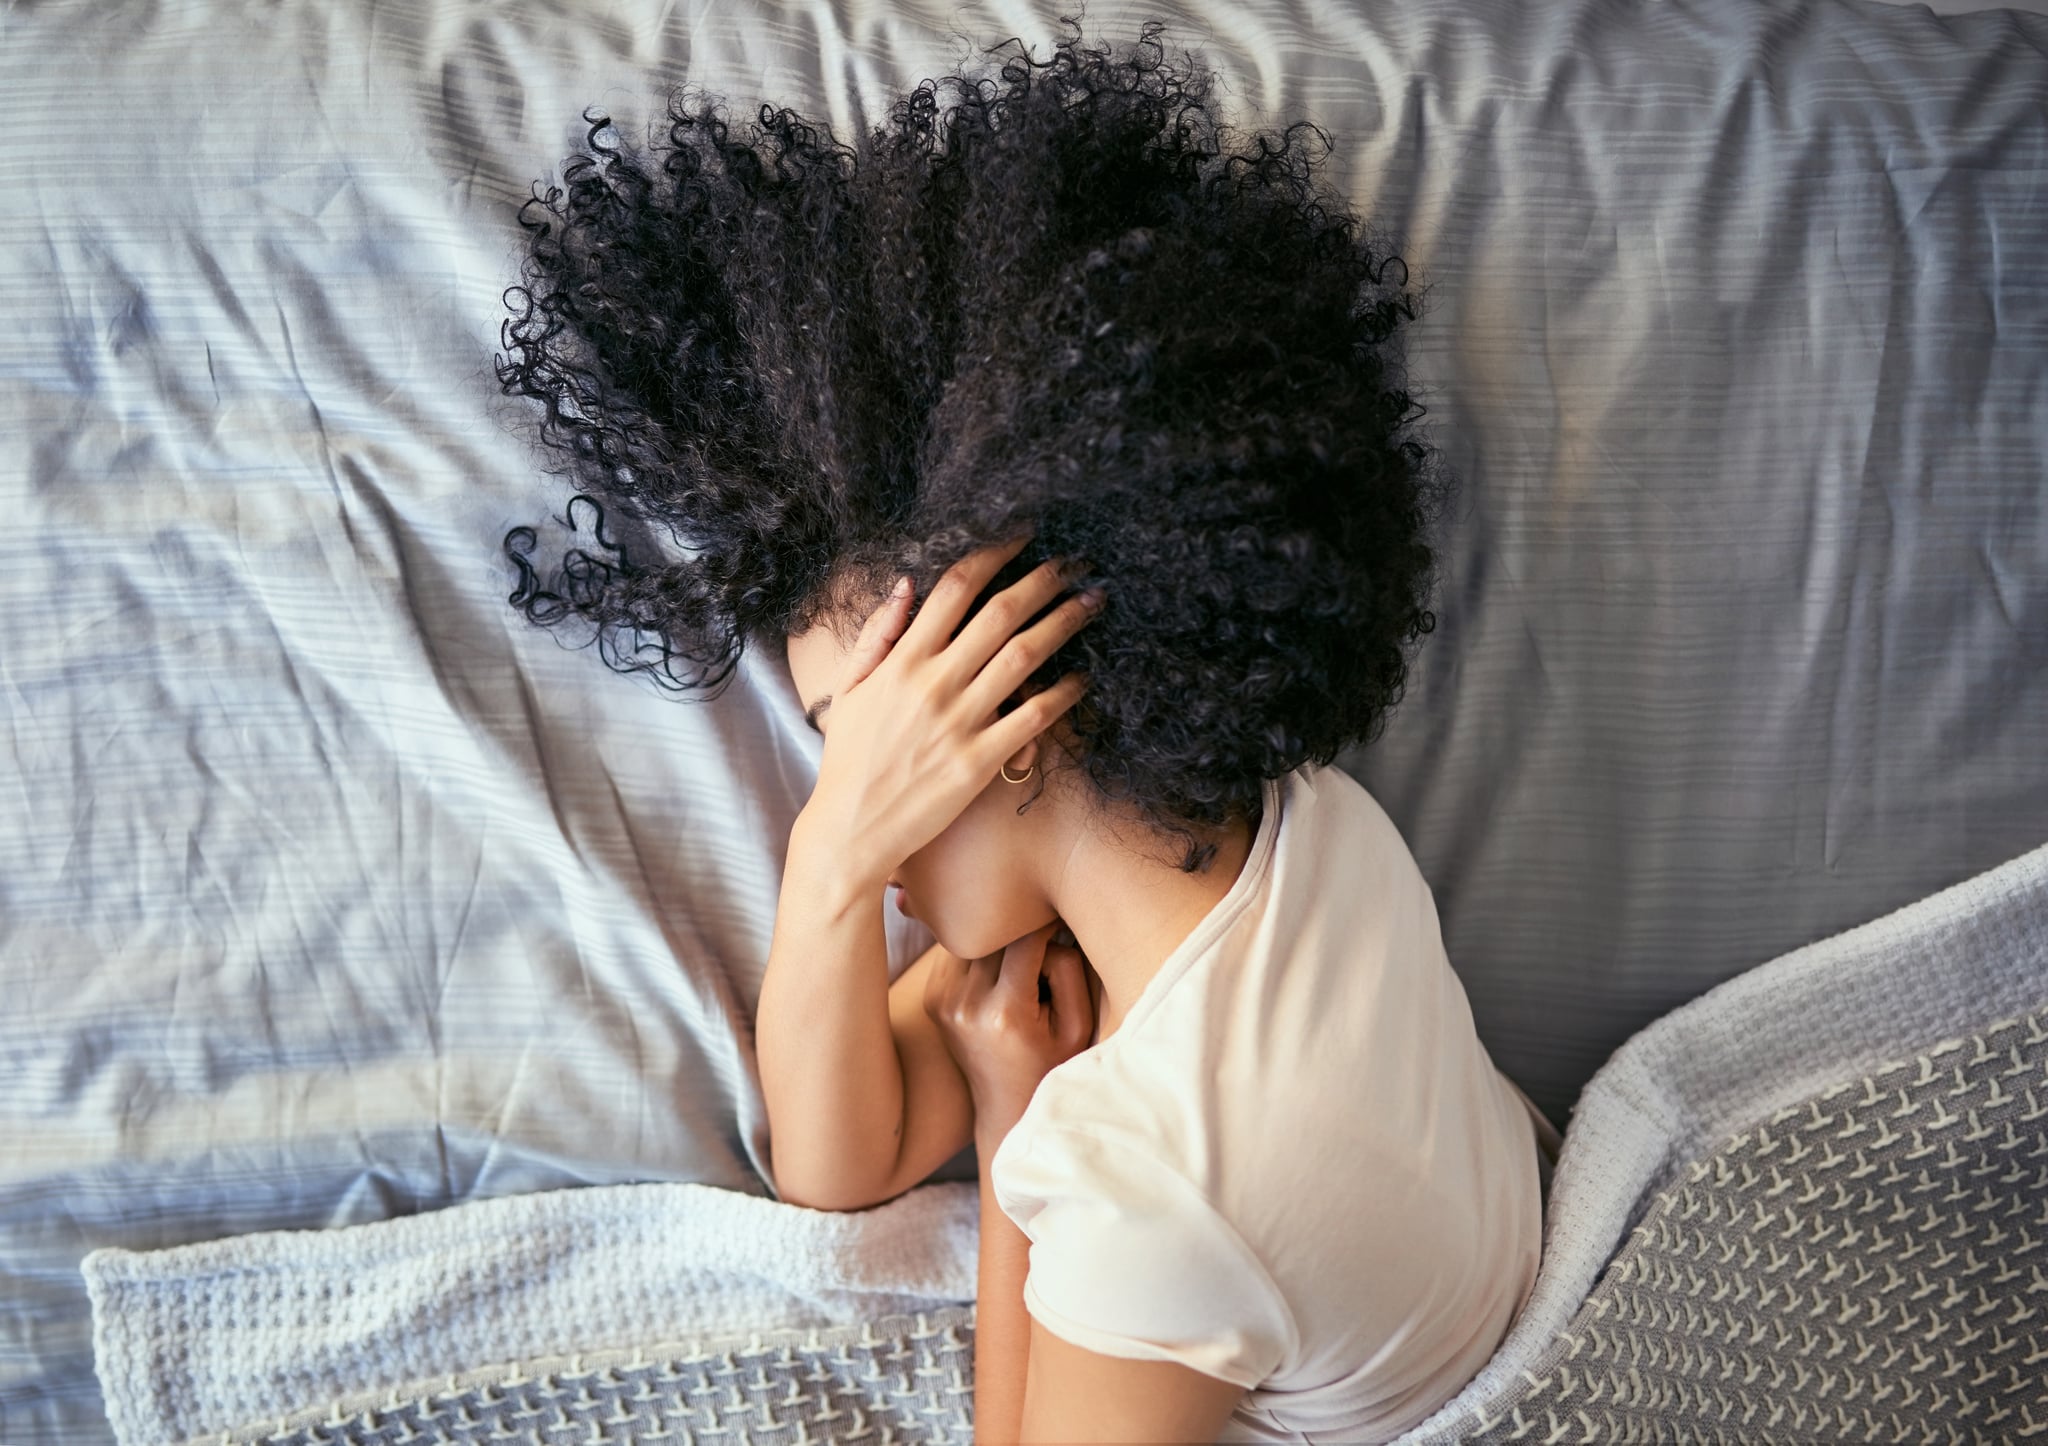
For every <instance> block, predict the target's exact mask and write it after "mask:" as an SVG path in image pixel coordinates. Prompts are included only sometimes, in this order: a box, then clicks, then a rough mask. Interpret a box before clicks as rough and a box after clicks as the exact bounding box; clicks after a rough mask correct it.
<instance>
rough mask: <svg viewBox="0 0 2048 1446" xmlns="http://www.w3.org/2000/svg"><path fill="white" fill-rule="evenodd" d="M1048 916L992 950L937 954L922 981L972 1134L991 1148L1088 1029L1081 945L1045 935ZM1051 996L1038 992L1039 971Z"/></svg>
mask: <svg viewBox="0 0 2048 1446" xmlns="http://www.w3.org/2000/svg"><path fill="white" fill-rule="evenodd" d="M1058 927H1059V920H1057V919H1055V920H1053V921H1052V922H1051V923H1050V924H1047V925H1045V926H1044V927H1043V928H1040V929H1035V930H1033V931H1032V932H1031V933H1029V934H1026V935H1025V936H1024V937H1023V938H1021V939H1017V940H1013V941H1012V942H1011V943H1010V944H1008V945H1006V946H1005V947H1004V949H1003V952H1002V953H1000V954H991V955H989V956H988V957H986V958H984V959H953V960H950V961H949V962H941V964H940V965H939V967H938V968H936V969H934V970H932V972H931V975H930V977H929V978H928V979H927V980H926V981H925V987H924V1012H925V1013H926V1014H928V1015H930V1016H931V1019H932V1022H933V1023H934V1024H936V1025H937V1026H938V1027H939V1033H940V1034H941V1035H942V1036H944V1038H945V1041H946V1047H947V1049H949V1050H950V1051H952V1055H953V1063H955V1064H957V1065H958V1066H959V1067H960V1073H961V1074H962V1075H964V1076H966V1079H967V1087H968V1091H969V1092H970V1093H971V1094H972V1095H973V1096H974V1134H975V1140H976V1142H977V1143H978V1144H981V1145H982V1146H984V1147H987V1148H990V1149H993V1147H994V1146H995V1145H997V1144H999V1143H1000V1142H1001V1140H1002V1138H1003V1136H1004V1135H1007V1134H1008V1133H1009V1131H1010V1127H1011V1126H1012V1125H1014V1124H1016V1123H1017V1119H1018V1117H1019V1116H1020V1115H1022V1114H1023V1113H1024V1107H1025V1106H1026V1105H1028V1104H1030V1103H1031V1096H1032V1094H1033V1093H1035V1092H1036V1091H1037V1089H1038V1082H1039V1081H1040V1080H1042V1079H1044V1078H1045V1077H1046V1075H1047V1074H1048V1073H1050V1072H1051V1071H1052V1069H1053V1068H1054V1067H1055V1066H1056V1065H1060V1064H1064V1063H1065V1062H1066V1061H1068V1060H1070V1059H1072V1058H1073V1057H1074V1056H1075V1055H1077V1054H1079V1053H1081V1051H1082V1050H1084V1049H1086V1048H1088V1042H1089V1041H1090V1040H1091V1039H1093V1038H1094V1036H1095V1001H1094V1000H1093V999H1092V998H1091V997H1090V996H1089V993H1088V980H1087V976H1086V975H1085V974H1084V973H1083V972H1082V967H1081V951H1080V950H1079V949H1076V948H1074V947H1072V946H1071V945H1066V944H1054V943H1052V942H1051V939H1052V935H1053V931H1054V930H1055V929H1057V928H1058ZM1041 976H1042V977H1043V978H1044V979H1045V981H1046V984H1047V985H1048V987H1049V992H1050V994H1051V996H1052V997H1051V1002H1050V1003H1045V1002H1043V1001H1042V1000H1041V999H1040V991H1039V979H1040V977H1041Z"/></svg>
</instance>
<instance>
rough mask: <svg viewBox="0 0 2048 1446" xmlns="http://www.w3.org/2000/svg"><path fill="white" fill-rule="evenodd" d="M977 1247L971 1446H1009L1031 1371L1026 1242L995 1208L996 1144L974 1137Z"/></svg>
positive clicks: (1019, 1424) (1019, 1427) (1019, 1423)
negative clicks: (978, 1192)
mask: <svg viewBox="0 0 2048 1446" xmlns="http://www.w3.org/2000/svg"><path fill="white" fill-rule="evenodd" d="M975 1143H976V1151H977V1153H978V1154H979V1155H980V1156H981V1246H980V1262H979V1266H978V1269H977V1274H976V1280H975V1294H974V1446H990V1443H992V1442H1001V1443H1003V1446H1010V1443H1012V1442H1015V1441H1016V1440H1017V1438H1018V1437H1019V1436H1020V1435H1021V1434H1022V1432H1023V1428H1024V1382H1025V1379H1026V1377H1027V1376H1028V1374H1029V1372H1030V1368H1031V1316H1030V1313H1029V1312H1028V1311H1027V1310H1025V1308H1024V1277H1025V1275H1026V1274H1027V1273H1028V1271H1029V1269H1030V1263H1031V1241H1030V1239H1029V1238H1028V1237H1027V1236H1026V1235H1025V1234H1024V1232H1023V1231H1021V1230H1019V1229H1018V1228H1017V1224H1016V1222H1015V1221H1013V1220H1012V1219H1010V1217H1009V1216H1007V1215H1005V1214H1004V1213H1003V1207H1002V1206H1000V1205H998V1204H997V1203H996V1193H995V1188H994V1186H992V1185H991V1184H990V1183H989V1173H988V1165H989V1161H990V1160H991V1159H992V1158H993V1157H994V1155H995V1151H996V1146H997V1145H999V1144H1001V1143H1002V1141H1001V1138H1000V1137H997V1138H993V1139H988V1138H985V1137H983V1136H982V1135H981V1134H980V1133H979V1132H977V1136H976V1142H975Z"/></svg>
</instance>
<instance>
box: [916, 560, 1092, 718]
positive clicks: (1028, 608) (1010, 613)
mask: <svg viewBox="0 0 2048 1446" xmlns="http://www.w3.org/2000/svg"><path fill="white" fill-rule="evenodd" d="M1070 565H1071V564H1070V561H1069V560H1066V559H1062V558H1057V557H1055V558H1048V559H1047V560H1046V561H1044V562H1041V563H1040V564H1039V565H1038V566H1037V567H1034V568H1032V569H1031V571H1029V572H1027V573H1025V574H1024V576H1022V577H1020V578H1018V579H1017V580H1016V581H1015V582H1013V583H1011V584H1010V585H1009V586H1008V587H1006V588H1004V589H1003V590H1002V591H1001V592H999V593H997V594H995V596H993V597H991V598H990V599H989V600H988V601H987V602H985V603H983V604H982V605H981V611H980V612H978V613H976V614H975V615H974V616H973V617H972V618H971V619H969V620H968V623H967V626H965V627H963V628H962V629H960V636H959V637H957V638H955V639H953V641H952V642H951V643H949V644H947V646H946V658H945V661H946V669H947V675H948V681H949V682H950V683H951V684H952V686H953V687H954V688H956V689H959V690H965V689H966V688H967V687H968V685H969V684H971V683H973V682H974V680H975V679H976V678H979V677H981V676H983V675H984V674H985V673H986V672H987V670H988V666H989V661H990V659H992V658H995V657H997V656H998V655H999V653H1000V651H1001V649H1002V648H1003V647H1004V645H1005V644H1007V643H1009V641H1010V640H1011V639H1012V638H1013V637H1015V636H1018V630H1019V629H1021V628H1022V627H1023V626H1024V624H1025V623H1027V622H1029V621H1030V620H1031V619H1032V618H1035V617H1037V616H1038V614H1039V612H1040V611H1041V610H1042V609H1044V607H1045V606H1046V604H1047V603H1050V602H1051V601H1052V600H1053V599H1054V598H1056V597H1058V596H1059V595H1060V593H1061V592H1063V591H1065V589H1066V587H1067V585H1068V576H1067V571H1068V568H1069V566H1070ZM1056 616H1058V612H1057V610H1056V611H1054V612H1052V613H1048V614H1047V618H1048V619H1050V618H1052V617H1056ZM1040 626H1043V624H1042V623H1041V624H1040ZM1025 671H1026V672H1029V671H1030V670H1029V669H1026V670H1025ZM1010 686H1011V687H1012V688H1014V687H1015V686H1016V684H1015V683H1014V682H1013V683H1012V684H1011V685H1010ZM1000 696H1003V697H1007V696H1009V694H1008V691H1007V690H1006V691H1005V692H1004V693H1003V694H1001V695H1000Z"/></svg>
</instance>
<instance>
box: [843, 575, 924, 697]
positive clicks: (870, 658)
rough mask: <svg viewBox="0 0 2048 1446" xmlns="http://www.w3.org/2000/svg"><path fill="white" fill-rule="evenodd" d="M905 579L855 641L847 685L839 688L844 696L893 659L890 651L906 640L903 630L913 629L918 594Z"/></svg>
mask: <svg viewBox="0 0 2048 1446" xmlns="http://www.w3.org/2000/svg"><path fill="white" fill-rule="evenodd" d="M909 583H910V579H909V578H905V579H903V581H902V582H900V583H898V584H897V590H896V591H894V592H892V593H890V594H889V596H888V597H886V598H884V599H882V605H881V606H880V607H878V608H876V609H875V610H874V611H873V612H871V613H869V614H868V620H867V622H866V623H864V624H862V626H861V630H860V636H859V637H858V638H856V639H855V640H854V644H853V652H852V653H851V654H850V655H849V656H848V658H847V660H846V681H845V682H843V683H841V684H840V685H839V687H840V690H841V691H842V692H843V691H845V690H846V689H848V688H851V687H852V686H853V685H854V684H856V683H858V682H859V681H860V680H861V679H863V678H865V677H866V676H867V675H868V674H870V673H872V672H874V671H875V669H876V668H878V667H880V666H881V663H882V659H884V658H886V657H888V656H889V650H890V649H891V648H893V647H895V646H896V640H897V639H898V638H900V637H902V636H903V630H904V629H905V628H907V627H909V626H910V605H911V603H912V602H913V601H914V598H915V590H914V589H913V588H912V587H911V586H910V585H909Z"/></svg>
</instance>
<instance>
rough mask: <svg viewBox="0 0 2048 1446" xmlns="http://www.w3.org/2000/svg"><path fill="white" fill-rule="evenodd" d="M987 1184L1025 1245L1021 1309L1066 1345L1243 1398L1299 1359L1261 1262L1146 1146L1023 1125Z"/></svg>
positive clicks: (1286, 1313)
mask: <svg viewBox="0 0 2048 1446" xmlns="http://www.w3.org/2000/svg"><path fill="white" fill-rule="evenodd" d="M1013 1146H1014V1147H1015V1148H1013ZM990 1182H991V1185H992V1188H993V1189H994V1192H995V1196H996V1203H997V1204H998V1205H1000V1206H1001V1207H1002V1210H1003V1213H1004V1214H1005V1215H1008V1216H1009V1217H1010V1219H1011V1220H1013V1221H1015V1222H1016V1225H1017V1228H1018V1229H1019V1230H1021V1231H1022V1232H1023V1233H1024V1235H1025V1237H1026V1238H1027V1239H1028V1240H1030V1242H1031V1256H1030V1266H1029V1271H1028V1274H1027V1275H1026V1277H1025V1281H1024V1305H1025V1308H1026V1309H1027V1310H1028V1311H1029V1312H1030V1313H1031V1314H1032V1316H1033V1317H1035V1318H1036V1319H1037V1320H1038V1321H1040V1322H1041V1323H1042V1324H1043V1325H1044V1326H1045V1328H1046V1329H1047V1330H1050V1331H1051V1332H1052V1333H1053V1334H1054V1335H1056V1336H1059V1337H1060V1338H1061V1339H1062V1340H1066V1341H1069V1342H1071V1343H1073V1344H1074V1345H1077V1346H1080V1347H1081V1348H1082V1349H1083V1350H1089V1351H1094V1352H1096V1353H1097V1354H1099V1355H1106V1356H1120V1357H1124V1358H1126V1359H1134V1360H1165V1361H1177V1362H1179V1363H1180V1364H1182V1365H1185V1366H1188V1367H1190V1368H1192V1369H1194V1370H1197V1371H1200V1372H1202V1373H1203V1374H1204V1375H1208V1376H1216V1377H1218V1378H1220V1379H1222V1380H1226V1381H1229V1382H1231V1383H1232V1384H1233V1385H1237V1386H1242V1387H1244V1388H1245V1389H1247V1390H1250V1389H1251V1388H1252V1387H1254V1386H1257V1385H1258V1384H1259V1383H1260V1382H1262V1381H1264V1380H1266V1379H1267V1378H1269V1377H1270V1376H1272V1375H1273V1374H1274V1372H1275V1371H1276V1369H1277V1368H1278V1367H1279V1366H1280V1364H1281V1362H1282V1361H1284V1360H1286V1359H1288V1358H1290V1357H1291V1356H1292V1355H1293V1354H1294V1353H1295V1348H1296V1345H1297V1338H1296V1333H1295V1324H1294V1316H1293V1312H1291V1311H1290V1310H1289V1309H1288V1308H1287V1305H1286V1303H1285V1302H1284V1301H1283V1300H1282V1299H1281V1296H1280V1292H1279V1290H1278V1288H1277V1287H1276V1286H1275V1285H1274V1284H1273V1279H1272V1277H1271V1275H1269V1274H1268V1273H1267V1271H1266V1268H1265V1266H1264V1265H1263V1264H1261V1263H1260V1261H1259V1259H1258V1258H1257V1256H1255V1255H1254V1254H1253V1253H1252V1251H1251V1249H1250V1247H1248V1246H1247V1245H1246V1244H1245V1242H1244V1239H1243V1237H1242V1236H1240V1235H1239V1234H1238V1233H1237V1231H1236V1229H1235V1228H1233V1227H1232V1226H1231V1224H1230V1223H1229V1222H1228V1221H1227V1220H1225V1219H1224V1218H1223V1217H1222V1216H1221V1215H1219V1214H1218V1213H1217V1212H1216V1210H1215V1208H1214V1207H1213V1206H1212V1205H1211V1204H1210V1203H1209V1201H1208V1200H1207V1199H1206V1198H1205V1197H1204V1195H1203V1194H1202V1192H1201V1191H1200V1190H1198V1189H1197V1188H1196V1187H1195V1186H1194V1185H1193V1184H1192V1183H1191V1182H1190V1181H1188V1180H1187V1179H1186V1178H1185V1177H1184V1176H1183V1175H1181V1174H1180V1172H1178V1171H1176V1170H1174V1169H1172V1168H1171V1167H1169V1166H1167V1165H1165V1164H1163V1163H1161V1162H1159V1161H1158V1160H1156V1159H1154V1158H1153V1157H1152V1156H1151V1155H1149V1154H1148V1153H1146V1152H1145V1151H1144V1150H1143V1149H1142V1148H1133V1147H1132V1146H1131V1144H1130V1143H1128V1142H1126V1141H1124V1140H1122V1139H1115V1138H1111V1137H1109V1136H1107V1135H1103V1134H1098V1133H1096V1132H1093V1131H1091V1130H1087V1129H1082V1128H1075V1127H1072V1126H1059V1125H1054V1126H1047V1125H1044V1124H1040V1125H1039V1126H1038V1127H1037V1128H1032V1129H1028V1130H1027V1129H1026V1128H1025V1126H1024V1125H1023V1124H1022V1123H1021V1122H1020V1125H1019V1127H1018V1128H1017V1129H1013V1130H1012V1131H1011V1132H1010V1135H1009V1137H1007V1138H1006V1139H1005V1140H1004V1142H1003V1145H1002V1147H1001V1148H1000V1149H999V1150H998V1151H997V1152H996V1157H995V1160H994V1162H993V1163H992V1165H991V1167H990Z"/></svg>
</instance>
